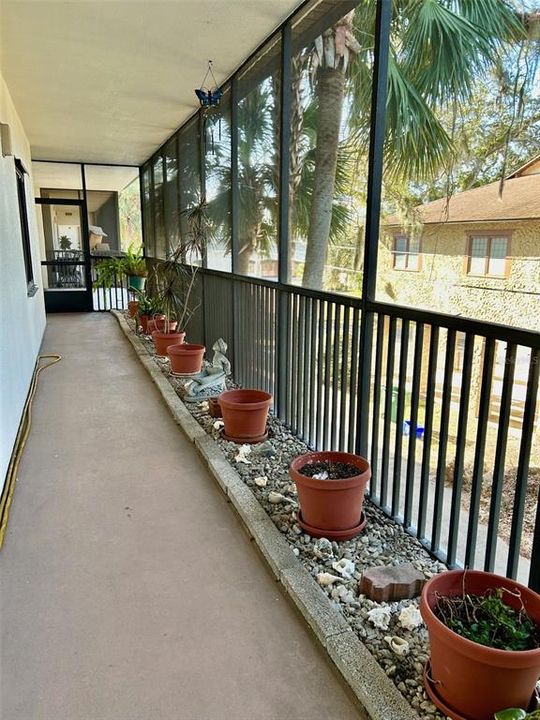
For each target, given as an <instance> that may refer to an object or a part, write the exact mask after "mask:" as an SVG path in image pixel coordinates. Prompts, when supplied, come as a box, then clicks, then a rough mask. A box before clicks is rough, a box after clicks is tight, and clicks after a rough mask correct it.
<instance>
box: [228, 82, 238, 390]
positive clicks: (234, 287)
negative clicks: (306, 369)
mask: <svg viewBox="0 0 540 720" xmlns="http://www.w3.org/2000/svg"><path fill="white" fill-rule="evenodd" d="M238 206H239V194H238V80H237V76H236V74H235V75H234V76H233V78H232V80H231V273H232V276H231V280H230V289H231V294H232V336H233V348H234V358H235V365H236V367H233V376H234V377H236V378H237V377H238V365H239V362H240V352H241V338H240V330H239V322H238V315H239V292H240V288H239V283H238V282H235V279H234V276H235V275H237V274H238V253H239V250H240V239H239V235H238Z"/></svg>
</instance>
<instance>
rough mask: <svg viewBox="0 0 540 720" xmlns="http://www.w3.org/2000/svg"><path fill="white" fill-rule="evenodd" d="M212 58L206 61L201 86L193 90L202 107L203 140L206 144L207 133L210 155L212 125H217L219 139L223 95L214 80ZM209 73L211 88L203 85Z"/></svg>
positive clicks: (212, 138)
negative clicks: (206, 65) (205, 69)
mask: <svg viewBox="0 0 540 720" xmlns="http://www.w3.org/2000/svg"><path fill="white" fill-rule="evenodd" d="M212 64H213V63H212V60H209V61H208V70H207V71H206V75H205V76H204V78H203V81H202V83H201V87H200V88H197V89H196V90H195V95H196V96H197V98H198V100H199V104H200V106H201V108H202V114H203V127H204V137H205V142H206V144H207V139H208V138H207V135H209V139H210V145H211V148H212V155H215V151H214V127H215V125H216V121H217V125H218V136H219V140H220V141H221V117H222V115H221V110H220V107H219V104H220V102H221V98H222V97H223V90H222V89H221V88H220V87H218V84H217V82H216V78H215V77H214V72H213V70H212ZM209 75H210V78H211V80H212V82H213V89H212V88H209V87H207V86H206V85H205V83H206V81H207V79H208V76H209Z"/></svg>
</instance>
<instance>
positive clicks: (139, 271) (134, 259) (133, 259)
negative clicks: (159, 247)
mask: <svg viewBox="0 0 540 720" xmlns="http://www.w3.org/2000/svg"><path fill="white" fill-rule="evenodd" d="M119 261H120V267H121V272H122V273H123V274H124V275H135V276H137V277H146V275H147V274H148V271H147V269H146V260H145V259H144V257H143V255H142V251H141V250H135V248H134V247H133V245H130V246H129V247H128V249H127V250H126V254H125V255H124V257H122V258H119Z"/></svg>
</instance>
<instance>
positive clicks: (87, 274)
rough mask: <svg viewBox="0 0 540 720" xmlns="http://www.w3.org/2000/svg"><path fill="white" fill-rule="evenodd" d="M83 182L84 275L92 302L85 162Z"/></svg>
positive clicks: (82, 167)
mask: <svg viewBox="0 0 540 720" xmlns="http://www.w3.org/2000/svg"><path fill="white" fill-rule="evenodd" d="M81 182H82V196H83V197H82V201H83V204H82V208H81V209H82V215H83V217H82V218H81V223H82V235H83V236H82V238H81V240H82V247H83V252H84V277H85V282H86V288H87V291H88V292H89V293H90V298H91V303H93V292H92V266H91V257H90V232H89V228H88V199H87V196H86V172H85V169H84V164H83V163H81Z"/></svg>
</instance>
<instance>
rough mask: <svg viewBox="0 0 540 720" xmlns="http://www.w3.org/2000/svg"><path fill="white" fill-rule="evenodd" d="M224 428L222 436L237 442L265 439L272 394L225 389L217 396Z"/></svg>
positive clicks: (260, 391) (255, 441)
mask: <svg viewBox="0 0 540 720" xmlns="http://www.w3.org/2000/svg"><path fill="white" fill-rule="evenodd" d="M219 404H220V406H221V412H222V414H223V422H224V423H225V428H224V432H223V437H224V438H225V439H227V440H232V441H233V442H237V443H257V442H262V441H263V440H265V439H266V436H267V432H266V420H267V418H268V410H269V409H270V405H271V404H272V395H270V393H267V392H264V390H243V389H242V390H226V391H225V392H223V393H221V395H220V396H219Z"/></svg>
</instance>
